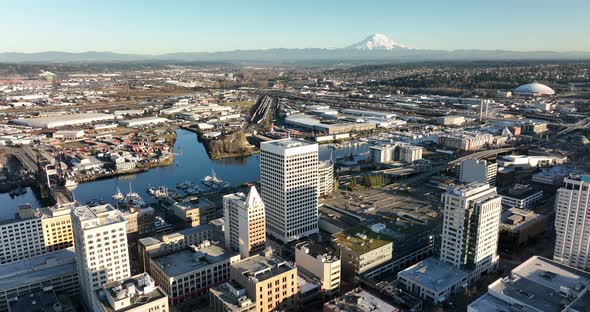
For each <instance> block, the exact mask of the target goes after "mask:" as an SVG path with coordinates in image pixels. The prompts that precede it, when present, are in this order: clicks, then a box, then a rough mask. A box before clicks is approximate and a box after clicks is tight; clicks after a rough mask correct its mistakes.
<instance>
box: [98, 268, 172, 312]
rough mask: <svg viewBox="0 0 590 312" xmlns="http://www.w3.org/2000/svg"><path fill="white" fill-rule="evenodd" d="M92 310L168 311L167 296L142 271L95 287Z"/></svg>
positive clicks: (103, 311) (112, 311)
mask: <svg viewBox="0 0 590 312" xmlns="http://www.w3.org/2000/svg"><path fill="white" fill-rule="evenodd" d="M93 311H95V312H117V311H121V312H122V311H125V312H156V311H157V312H168V311H169V309H168V296H166V293H164V291H163V290H162V289H161V288H160V287H158V286H156V284H155V283H154V280H153V279H152V278H151V277H150V276H149V275H148V274H147V273H142V274H139V275H135V276H132V277H129V278H126V279H123V280H119V281H113V282H109V283H106V284H104V285H103V286H102V289H97V290H96V291H95V293H94V306H93Z"/></svg>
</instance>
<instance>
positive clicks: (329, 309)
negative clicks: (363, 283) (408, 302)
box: [323, 287, 401, 312]
mask: <svg viewBox="0 0 590 312" xmlns="http://www.w3.org/2000/svg"><path fill="white" fill-rule="evenodd" d="M351 311H354V312H398V311H401V310H400V309H399V308H398V307H396V306H395V305H392V304H390V303H388V302H387V301H384V300H383V299H381V298H379V297H378V296H376V295H374V294H372V293H370V292H368V291H366V290H364V289H362V288H360V287H359V288H355V289H353V290H351V291H349V292H347V293H346V294H344V295H342V296H340V297H338V298H336V299H334V300H332V301H329V302H326V303H325V304H324V309H323V312H351Z"/></svg>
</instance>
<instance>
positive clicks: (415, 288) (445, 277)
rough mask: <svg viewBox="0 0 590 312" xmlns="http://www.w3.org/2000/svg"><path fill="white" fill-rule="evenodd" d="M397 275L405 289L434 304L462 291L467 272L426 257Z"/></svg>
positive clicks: (465, 284)
mask: <svg viewBox="0 0 590 312" xmlns="http://www.w3.org/2000/svg"><path fill="white" fill-rule="evenodd" d="M397 277H398V278H399V280H400V282H401V284H402V285H403V288H404V289H405V290H406V291H408V292H410V293H412V294H414V295H416V296H418V297H419V298H421V299H424V300H427V301H429V302H433V303H435V304H436V303H439V302H443V301H445V300H447V299H449V297H450V296H451V295H453V294H456V293H460V292H462V291H463V290H464V289H465V288H466V287H467V283H468V275H467V273H465V272H463V271H462V270H460V269H458V268H456V267H454V266H452V265H450V264H448V263H444V262H441V261H439V260H438V259H436V258H426V259H424V260H422V261H420V262H418V263H417V264H415V265H413V266H411V267H409V268H407V269H405V270H403V271H401V272H399V273H398V274H397Z"/></svg>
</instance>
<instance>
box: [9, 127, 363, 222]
mask: <svg viewBox="0 0 590 312" xmlns="http://www.w3.org/2000/svg"><path fill="white" fill-rule="evenodd" d="M174 150H175V151H182V152H178V153H176V155H175V159H174V165H171V166H166V167H156V168H152V169H150V170H148V171H144V172H141V173H137V174H129V175H122V176H118V177H113V178H110V179H104V180H96V181H91V182H86V183H78V184H75V185H72V184H70V185H68V188H70V189H71V190H72V193H73V194H74V198H75V200H77V201H78V202H80V203H82V204H86V203H90V204H94V205H98V204H100V203H110V204H112V205H116V204H117V202H119V201H121V200H124V199H125V197H126V195H127V193H129V190H130V186H131V189H132V190H134V192H136V193H137V194H140V193H143V194H146V196H145V198H144V199H143V200H144V201H145V202H155V201H157V199H158V197H160V196H163V195H164V193H165V192H167V193H168V196H170V197H173V198H177V197H184V196H194V195H196V196H199V195H204V194H211V193H214V192H219V191H222V190H223V189H224V188H226V187H228V186H238V185H240V184H242V183H246V182H255V181H258V180H259V168H258V163H259V157H260V156H259V154H254V155H251V156H247V157H239V158H225V159H220V160H213V159H210V158H209V156H208V155H207V152H206V150H205V147H204V146H203V144H202V143H201V142H199V141H198V140H197V135H196V134H195V133H193V132H190V131H187V130H183V129H178V130H177V131H176V142H175V144H174ZM367 151H368V144H362V145H359V146H356V147H347V148H341V149H332V148H329V147H328V146H327V145H320V155H319V158H320V159H321V160H327V159H330V157H332V158H333V159H336V158H339V157H344V156H346V155H349V154H353V155H363V154H365V153H366V152H367ZM207 177H208V178H207ZM154 181H156V182H157V183H158V184H157V185H155V186H154V185H153V183H154ZM150 189H151V190H152V191H153V195H152V194H150V191H149V190H150ZM156 194H157V196H156ZM14 195H15V194H14ZM0 203H1V204H2V205H3V207H4V209H2V212H1V213H0V217H1V218H2V219H7V218H12V217H13V216H14V214H15V213H16V212H17V211H18V205H20V204H25V203H29V204H31V205H32V206H33V207H34V208H38V207H42V206H43V205H42V204H41V201H40V200H39V199H38V198H37V195H36V194H35V192H34V191H33V190H31V189H30V188H27V189H26V193H25V194H23V195H20V196H10V195H9V194H8V193H4V194H0Z"/></svg>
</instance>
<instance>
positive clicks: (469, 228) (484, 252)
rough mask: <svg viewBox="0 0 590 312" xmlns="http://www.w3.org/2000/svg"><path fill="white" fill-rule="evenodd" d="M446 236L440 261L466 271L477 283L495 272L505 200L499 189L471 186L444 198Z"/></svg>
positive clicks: (482, 185)
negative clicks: (482, 277) (498, 193)
mask: <svg viewBox="0 0 590 312" xmlns="http://www.w3.org/2000/svg"><path fill="white" fill-rule="evenodd" d="M442 201H443V215H444V218H443V233H442V245H441V252H440V261H442V262H446V263H448V264H451V265H452V266H454V267H456V268H459V269H462V270H465V271H467V272H468V274H469V280H470V281H474V280H477V279H478V278H479V276H481V274H482V273H485V272H488V271H490V270H492V269H494V268H495V266H496V264H497V262H498V260H499V257H498V255H497V250H498V232H499V227H500V214H501V212H502V198H501V197H499V196H498V195H497V193H496V188H495V187H490V186H489V185H488V184H483V183H477V182H475V183H471V184H467V185H464V186H460V187H456V188H449V189H448V190H447V192H446V193H444V194H443V195H442Z"/></svg>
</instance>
